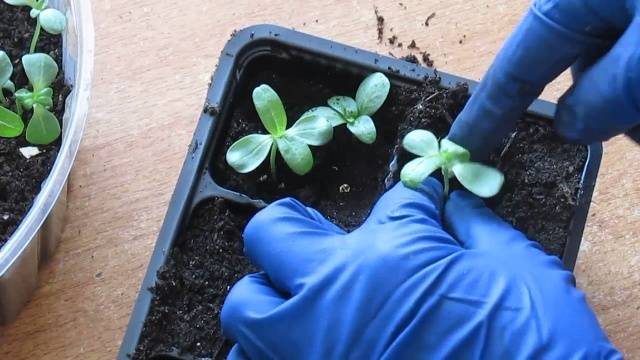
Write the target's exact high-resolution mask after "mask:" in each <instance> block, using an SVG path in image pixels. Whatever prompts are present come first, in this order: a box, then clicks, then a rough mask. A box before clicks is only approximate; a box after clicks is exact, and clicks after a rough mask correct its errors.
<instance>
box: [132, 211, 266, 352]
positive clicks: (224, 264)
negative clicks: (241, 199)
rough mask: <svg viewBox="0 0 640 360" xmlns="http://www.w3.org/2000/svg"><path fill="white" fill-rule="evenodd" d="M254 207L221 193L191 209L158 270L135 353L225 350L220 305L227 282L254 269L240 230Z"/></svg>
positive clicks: (228, 346)
mask: <svg viewBox="0 0 640 360" xmlns="http://www.w3.org/2000/svg"><path fill="white" fill-rule="evenodd" d="M254 212H255V210H252V209H248V208H244V207H240V206H238V205H234V204H232V203H230V202H228V201H226V200H222V199H214V200H212V201H211V202H208V203H206V204H204V205H202V206H200V207H198V208H197V209H196V210H195V211H194V213H193V216H192V217H191V219H190V222H189V225H188V226H187V228H186V229H185V231H184V232H183V233H182V235H181V236H180V239H179V240H178V243H177V244H178V245H177V246H176V247H174V248H173V250H171V254H170V256H169V258H168V259H169V260H168V261H167V263H166V264H165V265H164V267H163V268H162V269H161V270H160V271H159V272H158V280H157V282H156V285H155V287H154V288H153V294H154V300H153V303H152V305H151V311H150V312H149V315H148V316H147V320H146V322H145V325H144V330H143V332H142V337H141V341H140V342H139V344H138V346H137V348H136V353H135V355H134V356H133V358H134V359H149V358H152V357H156V356H157V355H160V354H163V353H175V354H178V353H188V354H191V355H195V356H198V357H204V356H206V357H214V355H216V354H220V355H223V354H224V355H226V353H227V352H228V350H229V349H230V345H231V344H230V343H229V342H228V341H225V339H224V338H223V337H222V333H221V331H220V309H221V308H222V304H223V302H224V299H225V297H226V295H227V293H228V292H229V289H230V288H231V286H233V284H235V282H236V281H238V280H239V279H240V278H241V277H242V276H244V275H245V274H247V273H250V272H255V271H257V269H256V268H255V267H253V266H252V265H251V263H249V261H248V260H247V259H246V258H245V257H244V255H243V251H242V248H243V243H242V231H243V229H244V226H245V224H246V223H247V221H248V219H249V218H250V217H251V215H253V213H254Z"/></svg>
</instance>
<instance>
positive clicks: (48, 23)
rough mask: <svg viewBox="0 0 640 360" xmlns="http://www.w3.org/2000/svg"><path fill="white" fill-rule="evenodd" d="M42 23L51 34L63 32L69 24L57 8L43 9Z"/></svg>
mask: <svg viewBox="0 0 640 360" xmlns="http://www.w3.org/2000/svg"><path fill="white" fill-rule="evenodd" d="M38 19H39V20H40V25H42V28H43V29H44V30H45V31H46V32H48V33H49V34H53V35H58V34H62V32H63V31H64V29H65V28H66V26H67V18H66V16H64V14H63V13H61V12H60V11H58V10H56V9H46V10H43V11H42V12H41V13H40V14H39V15H38Z"/></svg>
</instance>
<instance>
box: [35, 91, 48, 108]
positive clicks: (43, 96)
mask: <svg viewBox="0 0 640 360" xmlns="http://www.w3.org/2000/svg"><path fill="white" fill-rule="evenodd" d="M33 101H34V103H35V104H40V105H42V106H44V107H45V109H50V108H51V107H52V106H53V89H52V88H44V89H42V90H40V91H38V92H37V93H34V94H33Z"/></svg>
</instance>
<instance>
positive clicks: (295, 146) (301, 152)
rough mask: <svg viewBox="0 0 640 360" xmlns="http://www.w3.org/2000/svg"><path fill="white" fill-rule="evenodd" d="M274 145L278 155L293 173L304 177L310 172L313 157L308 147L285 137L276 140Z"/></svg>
mask: <svg viewBox="0 0 640 360" xmlns="http://www.w3.org/2000/svg"><path fill="white" fill-rule="evenodd" d="M276 143H277V144H278V151H280V155H282V158H284V161H285V162H286V163H287V165H289V167H290V168H291V170H293V172H294V173H296V174H298V175H305V174H306V173H308V172H309V171H310V170H311V168H312V167H313V155H312V154H311V149H309V145H307V144H305V143H303V142H301V141H298V140H297V139H294V138H291V137H289V136H286V135H285V136H282V137H279V138H276Z"/></svg>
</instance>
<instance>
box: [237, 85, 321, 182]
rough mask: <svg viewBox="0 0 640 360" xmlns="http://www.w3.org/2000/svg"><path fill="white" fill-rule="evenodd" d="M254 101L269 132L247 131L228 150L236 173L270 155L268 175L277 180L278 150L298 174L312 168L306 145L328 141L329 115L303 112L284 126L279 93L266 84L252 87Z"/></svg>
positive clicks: (285, 120)
mask: <svg viewBox="0 0 640 360" xmlns="http://www.w3.org/2000/svg"><path fill="white" fill-rule="evenodd" d="M253 103H254V105H255V108H256V111H257V112H258V116H259V117H260V120H261V121H262V125H263V126H264V128H265V129H266V130H267V132H268V134H250V135H247V136H245V137H243V138H241V139H239V140H238V141H236V142H235V143H233V144H232V145H231V146H230V147H229V149H228V150H227V154H226V160H227V163H228V164H229V165H231V167H233V169H234V170H236V171H237V172H239V173H248V172H251V171H253V170H255V169H256V168H257V167H258V166H259V165H260V164H261V163H262V162H263V161H264V160H265V159H266V158H267V156H268V155H270V165H271V174H272V177H273V178H274V180H275V179H276V164H275V162H276V154H277V153H278V152H279V153H280V155H281V156H282V158H283V159H284V161H285V162H286V163H287V165H288V166H289V168H291V170H293V172H295V173H296V174H298V175H304V174H306V173H308V172H309V171H310V170H311V168H312V167H313V155H312V154H311V149H310V148H309V146H310V145H311V146H320V145H324V144H326V143H328V142H329V141H331V138H332V137H333V127H332V126H331V121H332V120H331V116H330V115H329V114H328V113H327V112H326V111H325V110H317V109H312V110H310V111H307V112H306V113H304V114H303V115H302V116H301V117H300V119H298V120H297V121H296V122H295V123H294V124H293V126H291V127H290V128H289V129H287V115H286V112H285V110H284V105H283V104H282V101H281V100H280V97H279V96H278V94H277V93H276V92H275V91H274V90H273V89H272V88H271V87H269V86H268V85H260V86H258V87H257V88H255V89H254V90H253Z"/></svg>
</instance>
